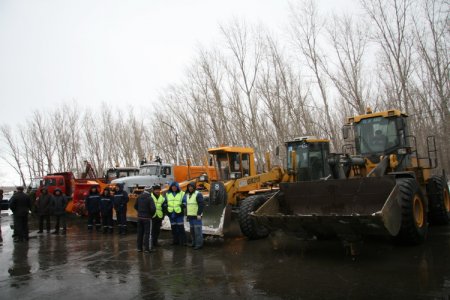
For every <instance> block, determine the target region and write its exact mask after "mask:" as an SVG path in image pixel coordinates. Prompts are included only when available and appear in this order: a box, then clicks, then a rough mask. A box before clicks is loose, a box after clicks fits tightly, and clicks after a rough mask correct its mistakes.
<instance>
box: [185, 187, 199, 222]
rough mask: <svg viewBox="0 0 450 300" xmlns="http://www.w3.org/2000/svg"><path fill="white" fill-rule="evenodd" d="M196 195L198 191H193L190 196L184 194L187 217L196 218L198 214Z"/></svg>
mask: <svg viewBox="0 0 450 300" xmlns="http://www.w3.org/2000/svg"><path fill="white" fill-rule="evenodd" d="M197 194H198V191H195V192H194V193H192V194H191V195H190V196H189V194H186V198H187V199H186V200H187V201H186V204H187V215H188V216H196V215H197V212H198V203H197Z"/></svg>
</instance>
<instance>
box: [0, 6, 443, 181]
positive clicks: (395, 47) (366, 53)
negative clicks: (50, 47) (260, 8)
mask: <svg viewBox="0 0 450 300" xmlns="http://www.w3.org/2000/svg"><path fill="white" fill-rule="evenodd" d="M449 4H450V2H449V1H448V0H361V1H360V2H359V8H360V10H359V11H360V13H359V14H357V15H345V14H344V15H332V16H329V15H325V14H324V13H323V12H321V11H319V10H318V7H317V5H316V2H315V1H312V0H310V1H301V2H299V3H296V4H291V5H290V7H289V9H288V11H287V17H288V18H287V19H288V20H289V21H288V26H287V28H285V30H284V33H285V34H284V35H283V36H280V35H275V34H273V33H271V32H270V30H268V29H267V28H265V27H264V25H261V24H259V25H251V24H246V22H245V21H244V20H231V21H230V22H229V23H227V24H222V25H220V32H221V42H220V43H217V44H216V46H213V47H200V48H199V49H198V52H197V54H196V55H195V57H194V58H193V62H192V63H191V64H190V65H189V66H188V69H187V71H186V74H185V76H184V78H183V79H182V80H180V81H179V82H173V83H172V84H171V85H170V86H168V87H167V88H166V89H165V90H164V91H163V92H162V93H161V95H160V97H159V99H158V100H156V102H157V106H158V107H160V110H162V111H161V112H160V113H159V114H157V115H156V114H152V115H151V116H144V115H139V114H138V113H136V112H133V111H131V112H128V113H124V112H123V111H120V110H118V109H112V108H108V107H107V105H102V107H101V108H99V110H101V113H99V112H93V111H90V110H81V111H80V109H79V108H77V106H76V105H74V104H72V105H71V104H64V105H61V106H60V107H58V108H57V109H55V110H53V111H50V112H47V113H45V114H44V113H43V112H40V111H35V112H34V113H33V115H32V116H31V118H29V120H28V121H27V122H26V124H22V125H21V126H19V128H9V127H7V126H5V125H3V126H1V134H2V137H3V140H4V141H5V145H6V146H7V147H6V149H5V150H4V151H3V153H2V156H3V158H4V159H5V160H6V161H7V162H8V163H9V164H10V165H11V166H12V167H14V168H15V170H16V171H17V173H18V174H19V175H20V176H21V178H22V180H23V181H24V182H25V181H26V179H27V178H28V177H35V176H42V175H44V174H46V173H47V172H54V171H63V170H74V171H80V170H82V169H83V161H84V160H88V161H90V162H91V164H92V165H93V166H94V168H95V169H96V170H97V172H98V173H99V174H101V173H102V172H103V171H104V170H105V168H107V167H110V166H114V165H117V164H119V165H137V164H138V162H139V160H140V159H141V158H142V157H147V158H148V159H154V157H155V156H156V155H158V156H160V157H161V158H162V159H163V160H165V161H175V158H176V152H177V151H176V149H177V143H176V141H178V151H179V153H180V162H182V163H185V162H186V161H187V159H190V160H191V162H192V163H194V164H203V163H204V159H205V157H207V149H208V148H209V147H216V146H218V145H236V146H248V147H253V148H254V149H255V151H256V159H257V166H258V168H259V170H262V168H263V165H264V153H265V152H267V151H269V152H271V153H274V149H275V147H276V146H281V145H283V144H284V142H285V141H287V140H289V139H291V138H293V137H295V136H304V135H315V136H319V137H324V138H329V139H330V140H331V144H332V148H333V150H334V151H336V152H340V151H341V150H342V146H343V141H342V135H341V132H340V128H341V127H342V125H343V124H344V121H345V118H346V117H348V116H352V115H355V114H363V113H364V112H365V110H366V108H367V107H371V108H372V109H373V110H374V111H375V110H385V109H392V108H396V109H400V110H402V111H403V112H406V113H407V114H408V115H409V116H410V117H409V126H410V130H411V133H412V134H414V135H416V137H417V141H419V143H418V146H419V148H421V149H419V150H421V151H422V153H423V151H424V150H425V149H424V143H422V142H421V141H425V140H426V136H428V135H430V134H431V135H434V136H435V139H436V145H437V148H438V149H439V152H438V160H439V162H440V165H441V166H442V167H444V168H445V169H447V170H448V169H449V167H450V154H449V152H448V151H447V146H448V145H449V144H450V108H449V96H450V92H449V91H450V70H449V67H450V63H449V62H450V60H449V45H448V43H449V41H450V26H449V25H450V24H449V22H450V18H449V9H450V5H449ZM111 140H114V141H117V143H114V145H113V146H112V147H111V144H110V142H109V141H111Z"/></svg>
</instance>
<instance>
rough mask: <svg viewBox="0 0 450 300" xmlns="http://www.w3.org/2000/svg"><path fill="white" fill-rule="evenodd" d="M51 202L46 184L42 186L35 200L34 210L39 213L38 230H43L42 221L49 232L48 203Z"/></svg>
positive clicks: (40, 231)
mask: <svg viewBox="0 0 450 300" xmlns="http://www.w3.org/2000/svg"><path fill="white" fill-rule="evenodd" d="M51 202H52V195H51V194H50V193H49V192H48V189H47V187H46V186H44V187H43V188H42V192H41V195H40V196H39V198H37V200H36V210H37V213H38V215H39V231H38V233H42V232H44V231H43V230H44V221H45V226H46V229H47V232H50V204H51Z"/></svg>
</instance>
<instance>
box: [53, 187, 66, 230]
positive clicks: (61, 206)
mask: <svg viewBox="0 0 450 300" xmlns="http://www.w3.org/2000/svg"><path fill="white" fill-rule="evenodd" d="M67 203H68V201H67V197H66V195H64V194H63V193H62V191H61V190H60V189H55V191H54V192H53V197H52V202H51V211H52V213H53V215H54V216H55V219H56V220H55V221H56V224H55V231H53V234H59V225H60V223H61V226H62V232H61V233H62V234H66V231H67V224H66V207H67Z"/></svg>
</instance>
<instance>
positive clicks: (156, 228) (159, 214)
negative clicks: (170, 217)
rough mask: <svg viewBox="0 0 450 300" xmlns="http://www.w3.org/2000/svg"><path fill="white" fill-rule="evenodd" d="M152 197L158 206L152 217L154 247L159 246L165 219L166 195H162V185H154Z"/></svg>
mask: <svg viewBox="0 0 450 300" xmlns="http://www.w3.org/2000/svg"><path fill="white" fill-rule="evenodd" d="M152 199H153V202H154V203H155V207H156V212H155V214H154V215H153V218H152V245H153V247H158V238H159V233H160V231H161V225H162V221H163V219H164V212H163V208H162V205H163V203H164V196H163V195H161V186H159V185H154V186H153V187H152Z"/></svg>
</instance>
